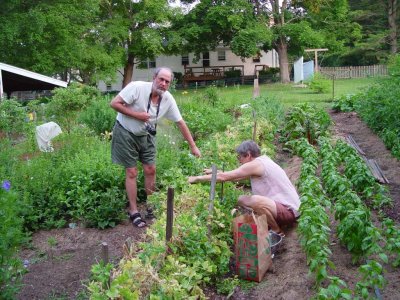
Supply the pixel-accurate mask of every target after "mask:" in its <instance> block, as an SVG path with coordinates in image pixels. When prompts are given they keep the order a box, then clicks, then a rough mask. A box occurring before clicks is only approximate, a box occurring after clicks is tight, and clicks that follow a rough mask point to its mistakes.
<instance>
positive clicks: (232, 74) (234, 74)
mask: <svg viewBox="0 0 400 300" xmlns="http://www.w3.org/2000/svg"><path fill="white" fill-rule="evenodd" d="M224 75H225V78H238V77H240V76H242V71H241V70H237V69H234V68H231V69H230V70H226V71H224Z"/></svg>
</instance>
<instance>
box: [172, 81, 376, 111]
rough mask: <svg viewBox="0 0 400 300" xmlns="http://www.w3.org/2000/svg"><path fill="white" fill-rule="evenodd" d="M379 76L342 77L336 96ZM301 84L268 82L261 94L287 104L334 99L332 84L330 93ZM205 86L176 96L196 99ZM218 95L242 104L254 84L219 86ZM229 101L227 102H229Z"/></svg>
mask: <svg viewBox="0 0 400 300" xmlns="http://www.w3.org/2000/svg"><path fill="white" fill-rule="evenodd" d="M376 80H377V78H356V79H340V80H335V89H334V98H335V99H336V98H339V97H340V96H343V95H347V94H354V93H356V92H358V91H360V90H361V89H363V88H365V87H368V86H370V85H372V84H373V83H374V82H375V81H376ZM331 83H332V82H331ZM298 86H299V85H296V84H293V83H289V84H281V83H268V84H261V85H260V95H261V96H269V97H272V98H274V99H277V100H279V101H281V102H282V103H283V104H284V105H285V106H291V105H293V104H296V103H301V102H313V103H316V104H320V105H322V106H329V102H331V101H332V99H333V90H332V86H333V84H332V85H331V88H330V91H329V93H325V94H317V93H315V92H313V91H312V90H310V89H309V88H307V87H298ZM202 91H204V88H199V89H198V90H196V89H191V90H183V91H182V90H177V91H175V92H174V96H175V98H176V100H177V102H178V104H179V103H180V102H181V101H187V100H189V99H191V100H195V99H196V98H197V97H198V96H199V95H200V94H201V93H202ZM218 96H219V97H220V98H221V100H223V101H224V102H228V103H229V105H231V104H233V105H234V104H241V103H246V102H248V101H249V100H250V99H251V98H252V97H253V86H251V85H237V86H232V87H219V88H218ZM228 103H227V104H228Z"/></svg>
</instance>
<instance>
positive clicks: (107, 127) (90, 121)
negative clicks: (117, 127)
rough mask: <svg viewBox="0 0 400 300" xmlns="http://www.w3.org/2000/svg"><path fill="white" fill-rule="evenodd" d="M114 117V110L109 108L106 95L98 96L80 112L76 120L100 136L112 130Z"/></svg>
mask: <svg viewBox="0 0 400 300" xmlns="http://www.w3.org/2000/svg"><path fill="white" fill-rule="evenodd" d="M115 117H116V112H115V111H114V110H113V109H111V108H110V105H109V99H108V97H98V98H97V99H96V101H93V102H91V103H90V104H89V105H88V107H86V108H85V109H84V110H82V111H81V112H80V114H79V117H78V120H79V121H80V122H83V123H84V124H86V125H87V126H88V127H89V128H90V129H91V130H93V131H94V132H95V133H96V134H97V135H99V136H100V135H101V134H102V133H103V134H104V133H107V132H111V131H112V129H113V126H114V123H115Z"/></svg>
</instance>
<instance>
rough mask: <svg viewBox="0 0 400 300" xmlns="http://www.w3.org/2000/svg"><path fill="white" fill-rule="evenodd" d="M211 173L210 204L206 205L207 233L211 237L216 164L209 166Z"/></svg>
mask: <svg viewBox="0 0 400 300" xmlns="http://www.w3.org/2000/svg"><path fill="white" fill-rule="evenodd" d="M211 169H212V174H211V188H210V205H209V206H208V218H209V222H208V235H209V237H211V222H210V219H211V216H212V211H213V210H214V198H215V186H216V184H217V166H216V165H215V164H213V165H212V166H211Z"/></svg>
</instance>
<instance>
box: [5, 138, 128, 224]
mask: <svg viewBox="0 0 400 300" xmlns="http://www.w3.org/2000/svg"><path fill="white" fill-rule="evenodd" d="M81 131H82V130H81ZM54 144H55V151H54V152H50V153H40V154H39V155H37V156H34V157H32V158H31V159H30V160H29V161H27V162H26V163H20V164H18V165H17V166H16V167H15V168H14V169H13V172H12V176H13V178H14V181H15V182H16V183H15V186H16V189H17V190H18V191H19V192H20V195H21V198H22V199H23V201H24V203H26V205H27V206H28V209H27V210H26V212H24V213H25V215H24V221H25V224H24V225H25V227H26V228H27V229H28V230H37V229H41V228H46V229H48V228H54V227H63V226H65V225H66V224H67V223H68V222H82V223H84V224H85V225H87V226H94V227H100V228H104V227H109V226H114V225H115V224H116V222H117V221H118V220H121V219H122V214H123V212H124V208H125V206H126V197H125V189H124V172H123V169H122V168H120V167H119V166H117V165H115V164H112V162H111V159H110V156H111V154H110V144H109V142H106V141H101V140H100V139H99V138H97V137H90V136H86V135H83V134H82V133H75V132H72V133H71V134H69V135H63V134H62V135H60V136H58V137H57V138H56V139H55V143H54Z"/></svg>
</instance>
